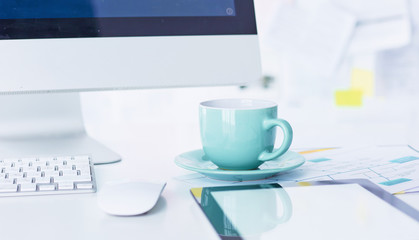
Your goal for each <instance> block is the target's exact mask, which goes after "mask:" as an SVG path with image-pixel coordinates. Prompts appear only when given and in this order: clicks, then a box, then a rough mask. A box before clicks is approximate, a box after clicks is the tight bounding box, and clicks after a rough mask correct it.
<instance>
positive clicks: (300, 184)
mask: <svg viewBox="0 0 419 240" xmlns="http://www.w3.org/2000/svg"><path fill="white" fill-rule="evenodd" d="M297 184H298V185H299V186H302V187H307V186H311V183H309V182H297Z"/></svg>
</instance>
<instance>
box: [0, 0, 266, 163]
mask: <svg viewBox="0 0 419 240" xmlns="http://www.w3.org/2000/svg"><path fill="white" fill-rule="evenodd" d="M0 74H1V80H0V94H1V96H0V116H1V117H0V157H10V156H22V155H34V154H36V155H38V154H41V155H51V154H69V155H74V154H91V155H92V156H93V159H94V161H95V163H109V162H115V161H118V160H120V157H119V155H118V154H116V153H114V152H112V151H111V150H109V149H107V148H106V147H104V146H103V145H102V144H100V143H98V142H97V141H95V140H93V139H92V138H90V137H89V136H88V135H87V134H86V131H85V128H84V124H83V119H82V114H81V109H80V100H79V95H78V92H81V91H101V90H115V89H141V88H163V87H164V88H166V87H185V86H211V85H234V84H236V85H244V84H246V83H248V82H250V81H252V80H256V79H258V78H259V77H260V56H259V47H258V38H257V30H256V21H255V12H254V4H253V0H141V1H139V0H124V1H118V0H71V1H56V0H8V1H1V2H0Z"/></svg>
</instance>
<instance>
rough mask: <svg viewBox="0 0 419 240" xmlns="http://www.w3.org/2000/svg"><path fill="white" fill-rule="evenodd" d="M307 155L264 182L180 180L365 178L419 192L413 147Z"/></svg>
mask: <svg viewBox="0 0 419 240" xmlns="http://www.w3.org/2000/svg"><path fill="white" fill-rule="evenodd" d="M304 156H305V157H306V163H305V164H304V165H303V166H301V167H300V168H297V169H294V170H292V171H289V172H284V173H280V174H278V175H276V176H274V177H272V178H269V179H265V180H261V181H251V182H228V181H218V180H212V179H209V178H207V177H204V176H202V175H200V174H190V175H186V176H180V177H177V179H178V180H180V181H184V182H186V183H188V184H191V185H193V186H215V185H232V184H249V183H252V184H261V183H272V182H278V183H281V182H290V181H291V182H300V181H319V180H338V179H353V178H363V179H369V180H370V181H372V182H374V183H376V184H378V185H379V186H380V187H382V188H383V189H385V190H386V191H388V192H390V193H398V192H403V191H404V192H406V193H408V192H415V191H419V152H418V151H416V150H414V149H412V148H410V147H409V146H376V147H358V148H339V149H333V150H328V151H321V152H313V153H309V154H304Z"/></svg>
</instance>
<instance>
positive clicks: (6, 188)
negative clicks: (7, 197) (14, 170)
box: [0, 184, 17, 193]
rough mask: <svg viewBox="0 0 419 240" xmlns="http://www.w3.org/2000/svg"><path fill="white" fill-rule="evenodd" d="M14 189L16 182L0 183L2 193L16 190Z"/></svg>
mask: <svg viewBox="0 0 419 240" xmlns="http://www.w3.org/2000/svg"><path fill="white" fill-rule="evenodd" d="M16 191H17V185H16V184H0V192H2V193H6V192H16Z"/></svg>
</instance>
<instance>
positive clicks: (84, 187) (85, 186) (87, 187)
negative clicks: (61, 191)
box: [76, 183, 93, 189]
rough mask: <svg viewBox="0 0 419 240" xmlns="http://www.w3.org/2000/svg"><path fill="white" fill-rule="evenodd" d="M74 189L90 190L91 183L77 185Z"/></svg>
mask: <svg viewBox="0 0 419 240" xmlns="http://www.w3.org/2000/svg"><path fill="white" fill-rule="evenodd" d="M76 187H77V189H92V188H93V183H77V184H76Z"/></svg>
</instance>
